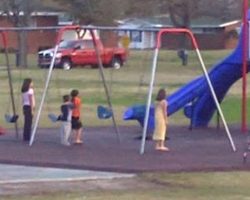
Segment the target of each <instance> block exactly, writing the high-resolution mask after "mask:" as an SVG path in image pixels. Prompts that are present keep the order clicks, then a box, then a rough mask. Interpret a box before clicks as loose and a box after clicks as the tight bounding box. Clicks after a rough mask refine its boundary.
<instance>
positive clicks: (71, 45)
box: [59, 40, 94, 49]
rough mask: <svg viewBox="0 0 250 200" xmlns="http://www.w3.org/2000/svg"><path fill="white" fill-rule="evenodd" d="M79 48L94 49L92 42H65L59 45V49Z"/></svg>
mask: <svg viewBox="0 0 250 200" xmlns="http://www.w3.org/2000/svg"><path fill="white" fill-rule="evenodd" d="M77 46H79V47H80V49H85V48H94V44H93V41H92V40H67V41H66V40H65V41H62V42H61V43H60V44H59V48H60V49H73V48H75V47H77Z"/></svg>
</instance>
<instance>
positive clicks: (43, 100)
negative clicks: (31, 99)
mask: <svg viewBox="0 0 250 200" xmlns="http://www.w3.org/2000/svg"><path fill="white" fill-rule="evenodd" d="M93 29H94V28H91V27H84V28H82V27H81V26H65V27H63V28H62V29H60V30H59V32H58V35H57V40H56V45H55V48H54V52H53V57H52V60H51V63H50V66H49V70H48V75H47V79H46V82H45V86H44V90H43V94H42V98H41V102H40V105H39V108H38V113H37V115H36V118H35V122H34V126H33V129H32V133H31V138H30V141H29V145H30V146H32V144H33V143H34V139H35V135H36V132H37V128H38V124H39V120H40V116H41V112H42V109H43V105H44V102H45V98H46V93H47V91H48V87H49V82H50V79H51V76H52V71H53V68H54V64H55V58H56V54H57V52H58V49H59V43H60V41H61V39H62V36H63V33H64V32H65V31H69V30H75V31H76V32H77V33H80V31H81V30H83V31H84V32H85V31H89V32H90V34H91V37H92V40H93V43H94V48H95V51H96V56H97V59H98V66H99V72H100V75H101V78H102V82H103V86H104V89H105V93H106V96H107V101H108V105H109V108H110V110H111V112H112V113H113V114H112V122H113V125H114V128H115V131H116V134H117V138H118V140H119V142H120V141H121V138H120V133H119V129H118V127H117V123H116V120H115V116H114V112H113V107H112V103H111V100H110V95H109V90H108V87H107V83H106V80H105V76H104V71H103V68H104V67H103V64H102V60H101V57H100V52H99V49H98V48H97V42H96V37H95V34H94V30H93ZM78 36H79V37H82V36H80V35H78Z"/></svg>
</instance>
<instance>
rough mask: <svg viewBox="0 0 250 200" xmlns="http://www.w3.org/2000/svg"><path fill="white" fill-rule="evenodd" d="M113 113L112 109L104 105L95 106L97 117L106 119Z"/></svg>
mask: <svg viewBox="0 0 250 200" xmlns="http://www.w3.org/2000/svg"><path fill="white" fill-rule="evenodd" d="M112 115H113V113H112V111H111V110H110V109H109V108H107V107H104V106H101V105H99V106H98V107H97V116H98V118H99V119H108V118H110V117H111V116H112Z"/></svg>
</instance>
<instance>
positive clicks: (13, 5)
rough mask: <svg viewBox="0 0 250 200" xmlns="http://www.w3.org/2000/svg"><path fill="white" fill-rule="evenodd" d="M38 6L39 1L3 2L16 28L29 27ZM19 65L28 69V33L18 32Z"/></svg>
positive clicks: (19, 0) (6, 13)
mask: <svg viewBox="0 0 250 200" xmlns="http://www.w3.org/2000/svg"><path fill="white" fill-rule="evenodd" d="M37 6H38V0H32V1H31V0H3V2H2V8H3V13H2V14H4V15H7V16H8V18H9V20H10V21H11V22H12V24H13V26H14V27H19V28H21V27H27V26H29V25H30V23H31V13H32V12H33V11H34V9H35V8H36V7H37ZM17 40H18V49H17V51H18V53H19V62H18V63H19V65H20V66H22V67H27V32H26V31H18V34H17Z"/></svg>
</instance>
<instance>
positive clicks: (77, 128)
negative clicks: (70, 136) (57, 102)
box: [70, 90, 82, 144]
mask: <svg viewBox="0 0 250 200" xmlns="http://www.w3.org/2000/svg"><path fill="white" fill-rule="evenodd" d="M78 94H79V91H78V90H72V91H71V93H70V95H71V102H72V103H73V110H72V120H71V125H72V130H73V133H74V135H75V137H74V143H75V144H82V140H81V136H82V122H81V121H80V115H81V99H80V98H79V97H78Z"/></svg>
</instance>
